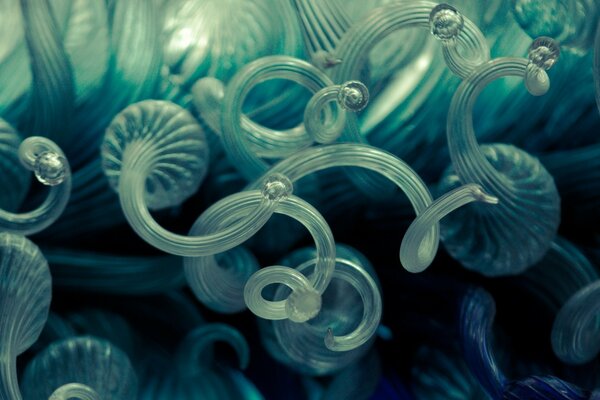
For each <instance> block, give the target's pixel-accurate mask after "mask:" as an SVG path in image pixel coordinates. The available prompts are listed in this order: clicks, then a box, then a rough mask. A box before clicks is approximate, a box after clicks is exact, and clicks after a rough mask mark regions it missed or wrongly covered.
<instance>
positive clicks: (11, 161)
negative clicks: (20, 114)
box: [0, 119, 29, 212]
mask: <svg viewBox="0 0 600 400" xmlns="http://www.w3.org/2000/svg"><path fill="white" fill-rule="evenodd" d="M21 141H22V139H21V137H20V135H19V133H18V132H17V131H16V130H15V129H14V128H13V127H12V126H11V125H10V124H9V123H8V122H6V121H4V120H2V119H0V186H1V187H3V188H5V189H4V190H2V193H0V209H3V210H6V211H11V212H12V211H15V210H16V209H17V208H18V207H19V206H20V205H21V204H22V202H23V200H24V199H25V196H26V195H27V190H28V189H29V174H28V173H27V171H26V170H25V169H24V168H23V167H22V166H21V163H20V161H19V154H18V150H19V144H20V143H21Z"/></svg>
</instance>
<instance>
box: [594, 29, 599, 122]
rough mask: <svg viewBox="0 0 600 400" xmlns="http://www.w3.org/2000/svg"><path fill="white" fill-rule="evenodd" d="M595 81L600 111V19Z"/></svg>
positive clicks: (596, 42) (595, 49)
mask: <svg viewBox="0 0 600 400" xmlns="http://www.w3.org/2000/svg"><path fill="white" fill-rule="evenodd" d="M594 81H595V82H596V103H597V105H598V112H600V20H599V21H598V26H597V27H596V39H595V40H594Z"/></svg>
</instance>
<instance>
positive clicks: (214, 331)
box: [177, 323, 250, 374]
mask: <svg viewBox="0 0 600 400" xmlns="http://www.w3.org/2000/svg"><path fill="white" fill-rule="evenodd" d="M217 341H221V342H225V343H228V344H230V345H231V347H232V348H233V349H234V350H235V353H236V355H237V357H238V361H239V368H241V369H245V368H246V367H248V363H249V362H250V348H249V346H248V342H246V339H245V338H244V336H242V334H241V333H240V332H239V331H237V330H236V329H233V328H232V327H231V326H229V325H226V324H221V323H213V324H206V325H202V326H200V327H198V328H196V329H194V330H193V331H191V332H190V333H188V334H187V336H186V337H185V338H184V339H183V341H182V342H181V343H180V344H179V349H178V350H177V366H178V368H180V369H181V371H182V373H185V374H192V373H193V371H196V370H203V369H210V368H212V366H213V361H214V360H213V358H214V352H213V346H214V344H215V342H217Z"/></svg>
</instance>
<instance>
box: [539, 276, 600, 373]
mask: <svg viewBox="0 0 600 400" xmlns="http://www.w3.org/2000/svg"><path fill="white" fill-rule="evenodd" d="M598 315H600V281H596V282H592V283H590V284H588V285H586V286H584V287H582V288H581V289H579V290H578V291H577V292H576V293H575V294H574V295H573V296H572V297H571V298H570V299H569V300H568V301H567V302H566V303H565V304H564V305H563V306H562V308H561V309H560V310H559V312H558V314H557V315H556V319H555V320H554V325H553V326H552V335H551V339H552V349H553V350H554V353H555V354H556V355H557V357H558V358H560V359H561V360H562V361H564V362H566V363H568V364H575V365H578V364H585V363H586V362H589V361H591V360H593V359H594V358H595V357H596V356H597V355H598V353H600V340H598V335H599V333H600V327H599V326H598Z"/></svg>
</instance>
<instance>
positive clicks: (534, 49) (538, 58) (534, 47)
mask: <svg viewBox="0 0 600 400" xmlns="http://www.w3.org/2000/svg"><path fill="white" fill-rule="evenodd" d="M559 56H560V47H559V46H558V43H556V41H555V40H554V39H552V38H549V37H546V36H541V37H539V38H537V39H535V40H534V41H533V43H532V44H531V46H529V61H531V63H532V64H535V65H537V66H538V67H540V68H542V69H545V70H549V69H550V68H552V66H553V65H554V63H556V61H557V60H558V57H559Z"/></svg>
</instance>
